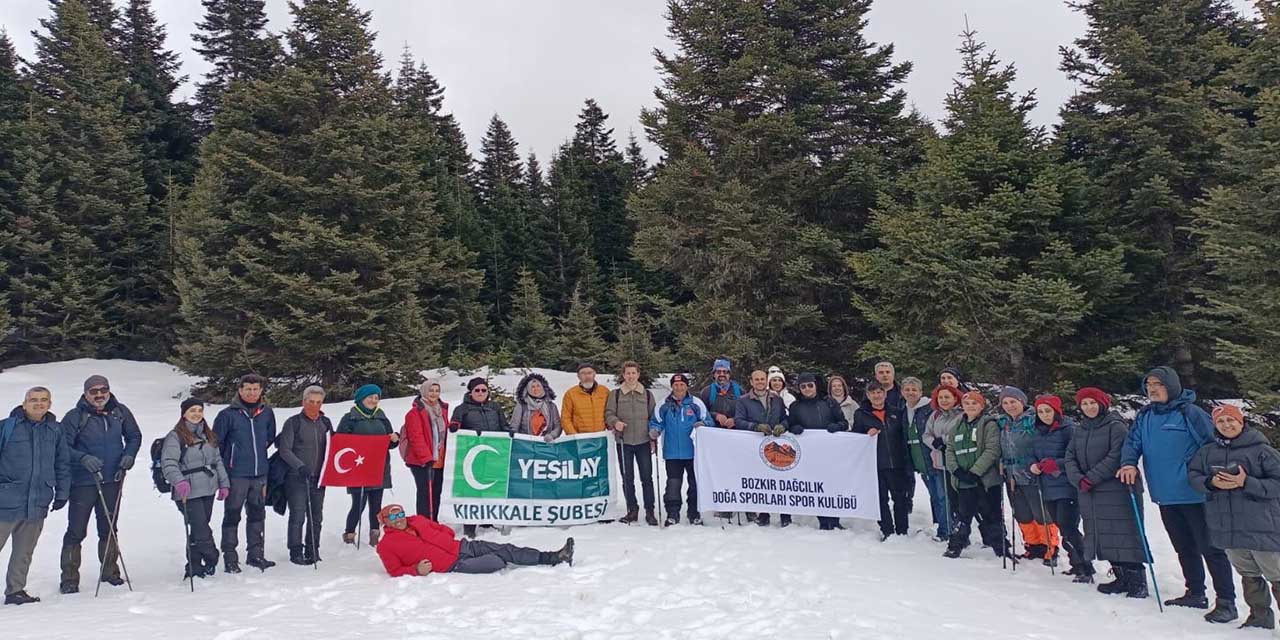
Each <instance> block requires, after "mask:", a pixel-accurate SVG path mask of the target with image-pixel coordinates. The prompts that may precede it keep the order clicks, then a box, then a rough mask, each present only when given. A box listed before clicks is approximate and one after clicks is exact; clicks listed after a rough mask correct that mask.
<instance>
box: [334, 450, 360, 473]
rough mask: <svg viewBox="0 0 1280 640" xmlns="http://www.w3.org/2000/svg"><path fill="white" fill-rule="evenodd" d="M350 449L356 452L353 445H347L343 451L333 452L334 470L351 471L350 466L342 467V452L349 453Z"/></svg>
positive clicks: (339, 471) (340, 471)
mask: <svg viewBox="0 0 1280 640" xmlns="http://www.w3.org/2000/svg"><path fill="white" fill-rule="evenodd" d="M348 451H350V452H351V453H355V452H356V450H355V449H352V448H351V447H347V448H346V449H342V450H341V451H339V452H337V453H335V454H333V470H334V471H337V472H338V473H347V472H348V471H351V469H350V468H347V469H343V468H342V454H344V453H347V452H348Z"/></svg>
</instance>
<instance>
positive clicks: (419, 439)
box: [404, 397, 449, 469]
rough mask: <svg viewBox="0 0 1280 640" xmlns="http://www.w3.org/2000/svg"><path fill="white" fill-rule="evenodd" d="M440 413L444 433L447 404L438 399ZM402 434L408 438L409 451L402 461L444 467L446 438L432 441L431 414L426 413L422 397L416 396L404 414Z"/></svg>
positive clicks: (446, 419)
mask: <svg viewBox="0 0 1280 640" xmlns="http://www.w3.org/2000/svg"><path fill="white" fill-rule="evenodd" d="M440 413H441V414H442V415H443V417H444V426H445V429H446V431H445V433H448V431H447V429H448V427H449V404H448V403H446V402H445V401H444V400H441V401H440ZM404 435H405V437H406V438H407V439H408V440H409V451H408V453H407V454H406V455H405V459H404V463H405V464H410V465H414V466H418V467H420V466H423V465H426V464H428V463H432V465H431V466H433V467H435V468H437V469H443V468H444V445H445V440H446V438H441V439H440V442H434V441H433V438H432V431H431V416H429V415H427V406H426V404H425V401H424V400H423V399H422V398H420V397H419V398H416V399H414V401H413V406H411V407H409V412H408V413H406V414H404Z"/></svg>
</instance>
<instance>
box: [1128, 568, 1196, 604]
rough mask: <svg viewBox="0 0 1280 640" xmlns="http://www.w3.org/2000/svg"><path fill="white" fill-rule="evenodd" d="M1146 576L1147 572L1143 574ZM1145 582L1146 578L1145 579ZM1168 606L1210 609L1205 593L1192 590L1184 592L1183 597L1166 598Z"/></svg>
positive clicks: (1165, 602)
mask: <svg viewBox="0 0 1280 640" xmlns="http://www.w3.org/2000/svg"><path fill="white" fill-rule="evenodd" d="M1143 576H1144V577H1145V576H1146V574H1143ZM1144 582H1145V580H1144ZM1164 606H1166V607H1191V608H1192V609H1208V608H1209V599H1208V598H1206V597H1205V596H1204V594H1203V593H1192V592H1190V591H1188V592H1186V593H1184V594H1183V595H1182V596H1181V597H1178V598H1173V599H1171V600H1165V601H1164Z"/></svg>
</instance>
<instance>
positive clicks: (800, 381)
mask: <svg viewBox="0 0 1280 640" xmlns="http://www.w3.org/2000/svg"><path fill="white" fill-rule="evenodd" d="M806 384H812V385H816V384H818V376H816V375H814V374H812V373H802V374H800V375H798V376H796V385H797V386H804V385H806Z"/></svg>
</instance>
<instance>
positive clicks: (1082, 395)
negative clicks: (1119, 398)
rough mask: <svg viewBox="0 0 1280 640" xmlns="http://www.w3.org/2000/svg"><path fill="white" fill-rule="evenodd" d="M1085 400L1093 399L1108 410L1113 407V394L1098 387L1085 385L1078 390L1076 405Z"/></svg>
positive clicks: (1104, 409)
mask: <svg viewBox="0 0 1280 640" xmlns="http://www.w3.org/2000/svg"><path fill="white" fill-rule="evenodd" d="M1084 400H1093V401H1094V402H1096V403H1098V404H1099V405H1101V406H1102V410H1103V411H1106V410H1108V409H1110V408H1111V396H1109V395H1107V392H1106V391H1103V390H1102V389H1099V388H1097V387H1085V388H1083V389H1081V390H1079V391H1077V392H1076V406H1079V405H1080V403H1081V402H1082V401H1084Z"/></svg>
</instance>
